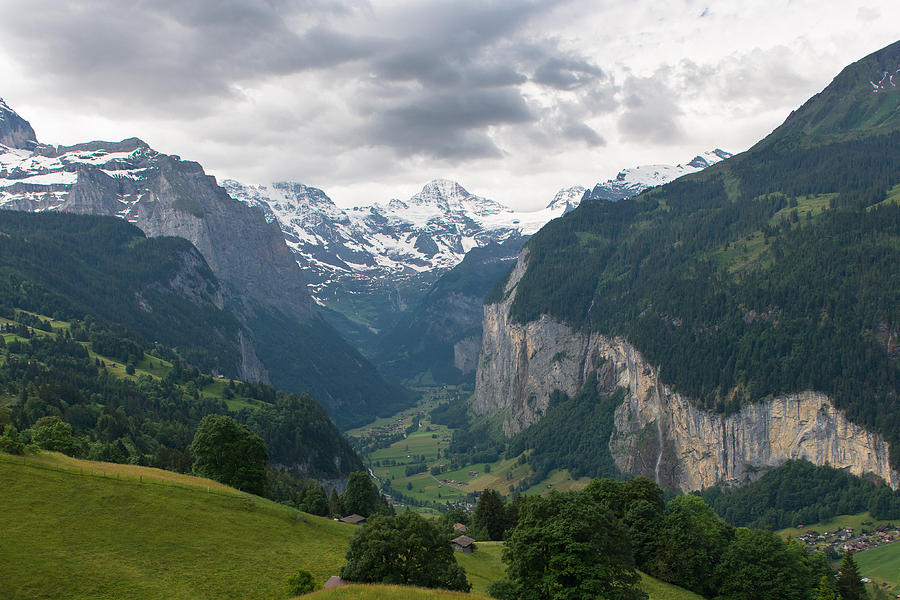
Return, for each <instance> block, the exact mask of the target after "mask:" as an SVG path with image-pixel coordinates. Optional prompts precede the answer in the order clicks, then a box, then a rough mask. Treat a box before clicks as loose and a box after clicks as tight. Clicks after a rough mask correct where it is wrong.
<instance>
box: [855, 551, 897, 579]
mask: <svg viewBox="0 0 900 600" xmlns="http://www.w3.org/2000/svg"><path fill="white" fill-rule="evenodd" d="M853 558H854V559H855V560H856V564H857V566H858V567H859V573H860V575H862V576H863V577H869V578H871V579H872V580H874V581H877V582H878V583H889V584H891V586H896V585H897V584H898V583H900V542H895V543H893V544H887V545H885V546H879V547H878V548H872V549H871V550H866V551H864V552H859V553H858V554H855V555H854V556H853Z"/></svg>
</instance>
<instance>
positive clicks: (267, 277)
mask: <svg viewBox="0 0 900 600" xmlns="http://www.w3.org/2000/svg"><path fill="white" fill-rule="evenodd" d="M0 116H2V118H3V120H2V123H0V135H3V136H4V137H3V138H2V140H0V208H3V209H13V210H22V211H58V212H70V213H82V214H93V215H108V216H116V217H119V218H121V219H125V220H127V221H128V222H130V223H133V224H135V225H136V226H138V227H139V228H140V229H142V230H143V231H144V232H145V233H146V234H147V235H149V236H175V237H180V238H184V239H187V240H189V241H190V242H191V243H193V245H194V246H195V247H196V248H197V249H198V250H199V251H200V253H201V254H202V255H203V258H204V259H205V261H206V263H208V265H209V268H210V269H212V272H213V273H214V274H215V276H216V277H217V278H218V280H219V281H221V282H222V284H223V286H222V287H223V290H224V292H223V293H224V305H225V306H226V307H227V309H228V310H229V311H231V312H233V314H234V315H235V316H236V317H237V319H238V320H239V321H240V323H241V325H242V327H243V329H242V331H240V332H239V336H238V337H237V338H235V339H233V340H231V342H232V343H234V344H236V346H237V347H239V348H240V355H241V357H242V362H241V365H240V367H239V369H238V370H237V371H236V372H229V373H226V374H227V375H230V376H237V377H240V378H242V379H248V380H258V381H264V382H267V383H268V382H269V381H270V376H271V383H273V384H274V385H276V386H278V387H281V388H283V389H286V390H288V391H295V392H303V391H307V392H310V393H311V394H313V395H314V396H315V397H316V398H317V399H318V400H319V401H321V402H322V403H323V404H325V405H327V406H328V407H329V408H330V409H331V410H332V414H333V415H334V418H335V421H336V422H338V423H339V424H350V423H353V424H359V423H361V422H364V421H365V420H368V419H369V418H370V417H372V416H374V414H375V412H377V411H379V410H382V407H383V406H385V405H387V404H389V403H390V402H397V401H398V400H397V398H404V394H403V392H402V390H399V389H397V388H395V387H394V386H391V385H389V384H388V383H387V382H385V381H384V380H383V379H381V377H380V376H379V375H378V373H377V372H376V371H375V369H374V367H373V366H372V365H371V364H370V363H368V362H367V361H366V360H365V359H363V358H362V356H360V355H359V353H358V352H357V351H355V350H354V349H353V348H352V347H350V346H349V345H348V344H347V343H346V342H344V340H342V339H341V338H340V337H339V336H338V334H337V333H336V332H335V331H334V330H332V329H331V328H330V327H328V326H327V325H326V324H325V323H324V322H323V321H322V320H321V318H320V317H319V316H318V312H317V309H316V304H315V302H314V301H313V299H312V297H311V296H310V294H309V291H308V289H307V282H306V280H305V278H304V275H303V272H302V270H301V268H300V267H299V266H298V264H297V258H296V256H295V255H294V253H293V252H292V251H291V250H290V248H289V247H288V246H287V244H286V243H285V238H284V236H283V235H282V231H281V229H280V227H279V225H278V223H277V222H274V221H269V220H267V219H266V216H265V214H264V213H263V211H261V210H260V209H259V208H254V207H251V206H248V205H247V204H245V203H243V202H239V201H237V200H235V199H234V198H232V197H231V196H229V195H228V193H227V192H226V191H225V189H223V188H222V187H220V186H219V185H218V184H217V183H216V180H215V178H214V177H211V176H209V175H207V174H206V173H205V172H204V170H203V168H202V167H201V166H200V165H199V164H198V163H196V162H191V161H183V160H181V159H180V157H178V156H176V155H166V154H162V153H159V152H156V151H155V150H153V149H152V148H150V147H149V146H148V145H147V144H146V143H144V142H143V141H141V140H139V139H136V138H131V139H126V140H123V141H121V142H102V141H96V142H89V143H84V144H77V145H74V146H57V147H53V146H48V145H43V144H36V143H31V142H35V140H34V139H33V138H34V133H33V131H32V130H31V128H30V126H28V127H27V128H25V126H26V125H27V122H25V121H24V120H23V119H21V117H19V116H18V115H16V114H15V113H14V112H13V111H12V110H11V109H9V108H8V107H6V105H2V106H0ZM9 123H12V124H13V125H15V131H18V132H19V133H17V134H16V135H15V136H13V134H12V133H9V132H10V131H13V129H10V127H7V124H9ZM23 123H24V125H23ZM22 132H24V133H22ZM22 136H24V138H23V137H22ZM13 138H15V139H13ZM20 138H22V139H24V140H25V141H24V142H16V140H19V139H20ZM13 142H16V143H17V144H18V145H12V144H13ZM403 401H405V400H403Z"/></svg>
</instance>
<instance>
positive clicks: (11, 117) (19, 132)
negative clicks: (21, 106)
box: [0, 98, 37, 150]
mask: <svg viewBox="0 0 900 600" xmlns="http://www.w3.org/2000/svg"><path fill="white" fill-rule="evenodd" d="M0 144H3V145H4V146H9V147H10V148H21V149H24V150H31V149H33V148H34V147H35V146H36V145H37V138H36V137H35V135H34V129H32V128H31V125H30V124H29V123H28V121H26V120H25V119H23V118H22V117H20V116H19V115H18V114H16V112H15V111H14V110H13V109H11V108H10V107H9V106H7V104H6V102H4V101H3V98H0Z"/></svg>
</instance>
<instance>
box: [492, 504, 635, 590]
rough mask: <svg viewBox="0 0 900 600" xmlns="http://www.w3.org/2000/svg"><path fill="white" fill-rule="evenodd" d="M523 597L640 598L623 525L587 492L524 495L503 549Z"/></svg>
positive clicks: (508, 571)
mask: <svg viewBox="0 0 900 600" xmlns="http://www.w3.org/2000/svg"><path fill="white" fill-rule="evenodd" d="M503 560H504V562H506V563H507V565H508V567H507V575H508V576H509V578H510V580H511V582H512V583H513V585H514V586H516V589H517V593H518V598H521V599H522V600H576V599H581V598H605V599H608V600H641V599H646V598H647V595H646V594H645V593H644V592H642V591H641V590H640V588H638V587H637V584H638V582H639V581H640V576H639V575H638V574H637V572H636V571H635V569H634V561H633V558H632V555H631V544H630V543H629V541H628V534H627V531H626V529H625V526H624V525H622V523H621V522H620V521H619V520H618V519H616V518H615V516H614V515H613V514H612V511H610V510H609V509H608V508H606V507H605V506H602V505H600V504H598V503H597V502H595V501H594V500H593V499H592V498H591V497H590V496H588V495H587V494H581V493H560V492H556V491H554V492H551V493H550V495H549V496H547V497H546V498H543V497H540V496H536V497H530V498H528V499H526V500H525V501H524V502H523V503H522V506H521V507H520V509H519V523H518V525H517V526H516V528H515V529H513V530H512V532H511V533H510V534H509V536H508V539H507V541H506V544H505V547H504V549H503Z"/></svg>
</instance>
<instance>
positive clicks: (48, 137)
mask: <svg viewBox="0 0 900 600" xmlns="http://www.w3.org/2000/svg"><path fill="white" fill-rule="evenodd" d="M0 14H2V15H3V17H2V19H0V97H3V98H4V99H5V100H6V101H7V103H8V104H9V105H10V106H11V107H12V108H13V109H15V110H16V111H17V112H18V113H19V114H20V115H22V116H23V117H24V118H26V119H28V120H29V121H30V122H31V124H32V126H33V127H34V129H35V131H36V132H37V136H38V139H39V140H40V141H42V142H44V143H51V144H73V143H77V142H84V141H89V140H94V139H107V140H120V139H124V138H128V137H139V138H141V139H143V140H145V141H147V142H148V143H149V144H150V145H151V146H152V147H153V148H155V149H156V150H159V151H161V152H165V153H168V154H178V155H179V156H181V157H182V158H183V159H190V160H196V161H199V162H200V163H201V164H202V165H203V166H204V168H205V169H206V171H207V173H210V174H212V175H215V176H216V177H217V178H219V179H220V180H221V179H223V178H233V179H237V180H239V181H242V182H244V183H266V182H271V181H278V180H293V181H299V182H302V183H305V184H307V185H312V186H315V187H319V188H322V189H323V190H325V192H326V193H327V194H328V195H329V196H330V197H331V198H332V199H333V200H334V201H335V202H336V203H337V204H338V205H340V206H345V207H347V206H357V205H368V204H372V203H374V202H387V201H388V200H390V199H391V198H401V199H406V198H408V197H409V196H411V195H412V194H414V193H415V192H416V191H418V190H419V189H421V188H422V186H423V185H424V184H426V183H427V182H428V181H430V180H432V179H436V178H447V179H453V180H456V181H458V182H460V183H461V184H462V185H463V186H465V187H466V188H467V189H468V190H469V191H470V192H472V193H475V194H478V195H481V196H486V197H489V198H492V199H494V200H497V201H499V202H502V203H504V204H506V205H508V206H511V207H513V208H516V209H518V210H537V209H539V208H541V207H543V206H545V205H546V204H547V203H549V202H550V200H552V198H553V196H554V194H555V193H556V192H557V191H558V190H560V189H562V188H566V187H569V186H573V185H583V186H585V187H590V186H592V185H593V184H594V183H596V182H598V181H604V180H606V179H608V178H611V177H614V176H615V174H616V173H617V172H618V171H619V170H620V169H622V168H625V167H632V166H636V165H640V164H677V163H683V162H687V161H689V160H690V159H691V158H692V157H693V156H695V155H696V154H699V153H701V152H703V151H707V150H712V149H714V148H717V147H718V148H723V149H725V150H728V151H730V152H735V153H736V152H740V151H743V150H746V149H747V148H749V147H750V146H752V145H753V144H754V143H755V142H756V141H758V140H759V139H761V138H762V137H764V136H765V135H766V134H768V133H769V132H770V131H771V130H772V129H774V128H775V127H777V126H778V125H779V124H780V123H781V122H783V121H784V119H785V118H786V117H787V116H788V114H789V113H790V111H791V110H794V109H796V108H797V107H799V106H800V105H801V104H802V103H803V102H804V101H805V100H806V99H807V98H809V97H810V96H812V95H813V94H815V93H816V92H818V91H820V90H821V89H822V88H824V87H825V86H826V85H827V84H828V83H829V82H830V81H831V79H832V78H833V77H834V76H836V75H837V74H838V72H839V71H840V70H841V69H842V68H843V67H844V66H846V65H848V64H850V63H852V62H854V61H856V60H858V59H860V58H862V57H863V56H865V55H867V54H870V53H871V52H874V51H876V50H878V49H880V48H882V47H884V46H886V45H888V44H890V43H892V42H894V41H896V40H897V32H898V31H900V29H898V27H897V24H898V23H900V2H897V1H896V0H861V1H853V0H844V1H835V0H751V1H746V2H738V1H736V0H735V1H722V0H720V1H712V0H704V1H694V0H669V1H666V2H663V1H661V0H630V1H628V2H625V1H621V0H619V1H606V0H568V1H566V0H558V1H549V0H548V1H542V0H506V1H502V2H501V1H492V0H411V1H405V0H394V1H380V0H370V1H366V0H359V1H357V0H190V1H188V2H185V1H183V0H143V1H126V0H84V1H80V0H67V1H66V2H59V0H0ZM898 67H900V65H898Z"/></svg>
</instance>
